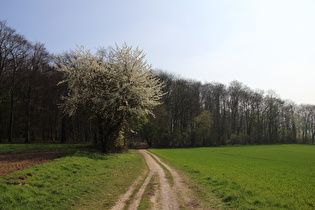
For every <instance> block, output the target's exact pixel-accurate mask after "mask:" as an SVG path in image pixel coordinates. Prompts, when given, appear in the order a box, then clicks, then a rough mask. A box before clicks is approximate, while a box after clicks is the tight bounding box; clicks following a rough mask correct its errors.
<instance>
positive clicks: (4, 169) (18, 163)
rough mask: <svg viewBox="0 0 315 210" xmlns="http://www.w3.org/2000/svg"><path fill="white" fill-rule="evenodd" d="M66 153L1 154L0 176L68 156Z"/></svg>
mask: <svg viewBox="0 0 315 210" xmlns="http://www.w3.org/2000/svg"><path fill="white" fill-rule="evenodd" d="M67 155H68V154H67V153H66V152H27V153H4V154H0V176H4V175H6V174H9V173H12V172H14V171H17V170H23V169H26V168H28V167H30V166H34V165H38V164H42V163H45V162H49V161H52V160H54V159H56V158H60V157H64V156H67Z"/></svg>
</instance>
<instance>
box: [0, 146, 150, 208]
mask: <svg viewBox="0 0 315 210" xmlns="http://www.w3.org/2000/svg"><path fill="white" fill-rule="evenodd" d="M0 146H1V152H3V151H4V152H13V151H14V152H22V151H34V150H32V149H30V148H27V149H21V148H22V147H21V148H20V149H16V148H14V147H11V146H18V147H19V145H11V146H10V148H4V147H5V145H0ZM23 146H25V145H23ZM33 146H34V145H32V146H29V147H33ZM69 146H70V147H74V148H72V149H69ZM35 147H36V148H37V146H35ZM52 148H54V149H52ZM56 148H57V150H58V151H67V152H69V151H71V154H70V155H69V156H67V157H64V158H59V159H56V160H54V161H52V162H49V163H45V164H41V165H37V166H33V167H30V168H28V169H26V170H23V171H16V172H14V173H12V174H9V175H6V176H3V177H0V209H21V208H23V209H102V208H103V209H108V208H109V207H110V206H112V205H113V204H114V203H115V201H116V200H117V199H118V197H119V196H120V195H121V194H123V193H124V192H125V191H126V190H127V189H128V188H129V186H130V185H131V184H132V182H133V181H134V180H135V179H136V178H137V177H138V175H140V174H141V173H142V170H143V169H145V163H144V162H143V160H142V158H141V157H140V156H139V155H138V154H137V153H136V152H135V151H131V152H130V153H129V154H120V155H103V154H101V153H99V152H97V151H86V150H85V149H82V148H83V147H82V145H81V146H79V145H77V146H75V145H58V146H57V147H56V145H54V146H53V145H46V146H44V145H41V149H39V150H40V151H47V150H55V149H56ZM35 151H38V150H37V149H35ZM21 177H23V179H22V180H21ZM10 180H18V181H19V183H21V185H8V184H7V182H8V181H10Z"/></svg>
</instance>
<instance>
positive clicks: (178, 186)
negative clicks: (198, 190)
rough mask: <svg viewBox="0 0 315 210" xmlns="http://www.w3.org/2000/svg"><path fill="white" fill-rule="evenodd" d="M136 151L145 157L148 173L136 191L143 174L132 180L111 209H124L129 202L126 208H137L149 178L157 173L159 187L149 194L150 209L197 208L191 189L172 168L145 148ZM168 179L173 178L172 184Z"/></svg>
mask: <svg viewBox="0 0 315 210" xmlns="http://www.w3.org/2000/svg"><path fill="white" fill-rule="evenodd" d="M138 152H139V153H140V154H141V155H142V156H143V158H144V159H145V161H146V163H147V165H148V168H149V173H148V174H147V175H146V177H145V180H144V181H143V183H142V185H141V187H140V188H139V190H138V192H135V190H136V189H137V186H139V185H140V182H141V180H143V178H144V177H143V176H142V177H141V176H140V177H139V178H138V179H137V180H136V181H135V182H134V184H133V185H132V186H131V187H130V188H129V190H128V191H127V192H126V193H125V194H124V195H123V196H122V197H121V198H120V199H119V201H118V202H117V203H116V205H115V206H114V207H113V208H112V210H121V209H124V208H125V207H126V205H127V203H130V205H129V206H128V209H132V210H133V209H137V208H138V206H139V204H140V202H141V199H142V197H143V195H144V192H145V189H146V188H147V187H148V185H149V183H150V180H151V179H152V177H153V176H154V175H157V176H158V178H159V181H158V183H157V184H158V185H159V187H157V188H156V192H155V193H154V194H153V195H150V196H151V198H150V200H151V202H152V205H153V207H152V209H163V210H164V209H165V210H167V209H180V208H185V209H196V208H198V203H197V202H196V201H194V200H192V198H191V196H190V195H191V190H190V189H189V188H188V186H187V185H186V183H185V182H184V181H183V180H182V178H181V177H180V176H179V175H178V173H177V172H176V171H175V170H174V169H172V168H171V167H170V166H168V165H167V164H166V163H164V162H163V161H161V159H159V158H158V157H157V156H156V155H154V154H152V153H150V152H148V151H146V150H138ZM161 165H162V166H161ZM163 168H164V169H163ZM165 170H168V172H167V173H168V174H170V176H171V177H167V175H166V173H165ZM168 176H169V175H168ZM170 180H173V184H171V183H170ZM132 195H134V196H132Z"/></svg>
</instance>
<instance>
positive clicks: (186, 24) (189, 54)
mask: <svg viewBox="0 0 315 210" xmlns="http://www.w3.org/2000/svg"><path fill="white" fill-rule="evenodd" d="M0 5H1V6H0V19H1V20H6V21H7V24H8V26H10V27H12V28H14V29H16V30H17V31H18V32H19V33H21V34H23V35H25V37H26V38H27V39H28V40H30V41H33V42H36V41H39V42H42V43H44V44H45V45H46V48H47V49H48V50H49V51H50V52H51V53H61V52H63V51H66V50H69V49H74V48H75V45H76V44H78V45H84V46H85V47H86V48H88V49H92V50H93V49H96V48H98V47H99V46H105V47H107V46H109V45H114V44H115V43H118V44H122V43H124V42H126V43H128V44H129V45H133V46H138V47H139V48H141V49H144V51H145V52H146V53H147V58H148V61H149V62H150V63H152V64H153V68H159V69H162V70H166V71H169V72H173V73H175V74H177V75H181V76H183V77H185V78H191V79H196V80H199V81H202V82H205V81H208V82H212V81H217V82H222V83H225V84H227V83H229V82H231V81H232V80H239V81H240V82H242V83H244V84H246V85H248V86H249V87H251V88H253V89H256V88H259V89H264V90H268V89H273V90H275V91H276V92H277V93H278V94H279V95H280V96H281V98H283V99H291V100H293V101H295V102H297V103H312V104H315V94H314V89H315V88H314V78H315V39H314V37H315V27H314V22H315V13H314V11H315V1H311V0H309V1H306V0H301V1H290V0H275V1H271V0H266V1H250V0H239V1H228V0H216V1H213V0H212V1H211V0H203V1H201V0H194V1H193V0H191V1H187V0H186V1H183V0H174V1H173V0H172V1H167V0H162V1H147V0H135V1H127V0H118V1H116V0H115V1H114V0H108V1H103V0H93V1H83V0H67V1H62V0H55V1H42V0H32V1H24V0H0Z"/></svg>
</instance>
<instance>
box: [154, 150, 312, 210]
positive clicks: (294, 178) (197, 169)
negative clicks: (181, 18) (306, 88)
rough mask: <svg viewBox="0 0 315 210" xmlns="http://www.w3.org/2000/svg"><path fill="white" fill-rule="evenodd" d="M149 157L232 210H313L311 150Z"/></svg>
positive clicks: (163, 153) (172, 152)
mask: <svg viewBox="0 0 315 210" xmlns="http://www.w3.org/2000/svg"><path fill="white" fill-rule="evenodd" d="M150 151H151V152H154V153H155V154H157V155H158V156H160V157H161V158H162V159H164V160H166V161H167V162H168V163H169V164H170V165H172V166H174V167H175V168H177V169H180V170H182V171H184V173H185V174H187V175H188V176H190V177H191V178H192V180H194V181H195V183H196V184H197V185H198V186H199V187H200V188H203V189H205V191H206V192H209V193H214V194H215V195H216V196H218V197H220V198H221V199H222V200H223V201H224V202H226V203H227V205H229V206H230V207H232V208H240V209H278V208H284V209H314V208H315V146H314V145H261V146H238V147H216V148H193V149H152V150H150Z"/></svg>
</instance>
